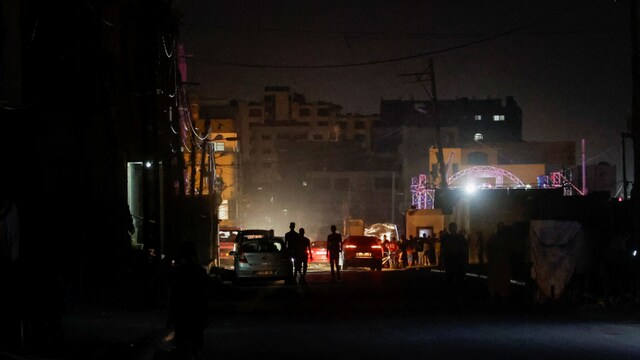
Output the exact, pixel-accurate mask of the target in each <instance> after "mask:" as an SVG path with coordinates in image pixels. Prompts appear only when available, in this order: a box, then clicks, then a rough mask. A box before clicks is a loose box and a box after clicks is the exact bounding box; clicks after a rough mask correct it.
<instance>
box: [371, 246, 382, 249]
mask: <svg viewBox="0 0 640 360" xmlns="http://www.w3.org/2000/svg"><path fill="white" fill-rule="evenodd" d="M371 248H372V249H382V246H380V245H371Z"/></svg>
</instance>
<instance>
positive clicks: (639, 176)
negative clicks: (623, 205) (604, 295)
mask: <svg viewBox="0 0 640 360" xmlns="http://www.w3.org/2000/svg"><path fill="white" fill-rule="evenodd" d="M629 10H630V32H631V84H632V89H631V98H632V100H631V136H632V140H633V187H632V189H631V205H632V209H633V210H632V222H633V239H634V242H635V244H636V245H637V244H640V241H638V239H639V237H640V194H639V192H640V191H639V189H638V186H637V185H638V183H637V182H638V181H640V164H639V161H638V160H639V159H640V114H639V112H640V63H638V61H639V60H640V47H639V44H638V0H630V1H629Z"/></svg>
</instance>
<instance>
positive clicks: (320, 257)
mask: <svg viewBox="0 0 640 360" xmlns="http://www.w3.org/2000/svg"><path fill="white" fill-rule="evenodd" d="M311 255H312V256H313V259H309V263H313V264H328V263H329V258H327V240H314V241H312V242H311Z"/></svg>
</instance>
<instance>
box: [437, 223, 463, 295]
mask: <svg viewBox="0 0 640 360" xmlns="http://www.w3.org/2000/svg"><path fill="white" fill-rule="evenodd" d="M440 241H441V242H442V245H441V246H442V249H441V251H442V261H443V264H444V272H445V276H446V279H447V283H448V284H449V285H450V286H451V287H452V288H453V289H454V290H459V288H460V286H461V285H462V282H463V281H464V278H465V272H466V267H467V263H468V256H469V250H468V245H467V240H466V238H465V237H464V234H461V233H460V232H458V225H457V224H456V223H454V222H452V223H450V224H449V232H448V233H445V234H443V235H442V238H441V239H440Z"/></svg>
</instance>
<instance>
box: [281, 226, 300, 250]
mask: <svg viewBox="0 0 640 360" xmlns="http://www.w3.org/2000/svg"><path fill="white" fill-rule="evenodd" d="M299 239H300V235H299V234H298V233H297V232H296V223H294V222H290V223H289V232H288V233H286V234H284V244H285V247H286V248H287V250H288V251H289V253H290V254H291V256H293V255H295V253H296V247H297V246H298V242H299V241H298V240H299Z"/></svg>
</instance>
